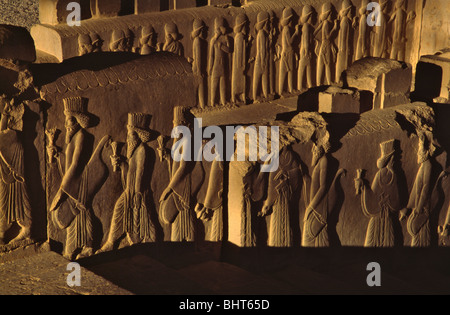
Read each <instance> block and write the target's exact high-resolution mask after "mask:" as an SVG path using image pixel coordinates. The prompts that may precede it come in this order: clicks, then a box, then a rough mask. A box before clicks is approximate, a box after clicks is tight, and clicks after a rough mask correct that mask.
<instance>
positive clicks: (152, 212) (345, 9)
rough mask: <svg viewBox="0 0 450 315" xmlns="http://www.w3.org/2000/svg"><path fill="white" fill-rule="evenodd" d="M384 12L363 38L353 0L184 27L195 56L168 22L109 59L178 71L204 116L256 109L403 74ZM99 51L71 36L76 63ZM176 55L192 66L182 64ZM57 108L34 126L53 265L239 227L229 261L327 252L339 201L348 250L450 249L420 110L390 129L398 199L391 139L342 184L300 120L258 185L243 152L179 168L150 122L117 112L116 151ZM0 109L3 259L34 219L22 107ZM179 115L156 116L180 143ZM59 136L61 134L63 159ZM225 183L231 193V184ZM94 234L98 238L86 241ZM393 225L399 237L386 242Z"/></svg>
mask: <svg viewBox="0 0 450 315" xmlns="http://www.w3.org/2000/svg"><path fill="white" fill-rule="evenodd" d="M388 3H389V1H387V0H384V1H381V3H380V7H381V14H380V16H379V21H378V22H379V24H378V26H374V27H370V26H368V24H367V19H368V11H367V5H368V0H362V3H361V7H360V8H355V7H354V6H353V4H352V2H351V1H349V0H344V1H342V2H341V3H340V5H341V6H340V7H338V8H335V7H334V6H333V5H332V4H331V3H325V4H323V6H322V7H320V8H314V7H313V6H309V5H306V6H303V7H302V10H301V12H296V11H295V10H294V9H292V8H290V7H286V8H284V10H283V11H282V12H281V13H280V15H279V16H276V14H275V12H273V11H270V10H269V11H262V12H259V14H257V16H256V17H255V21H251V20H250V19H249V17H248V16H247V15H246V14H244V13H240V14H237V15H235V16H234V17H233V22H232V23H230V22H229V21H227V19H225V18H223V17H216V18H215V19H214V20H213V25H212V26H208V25H207V23H205V21H203V20H202V19H199V18H197V19H194V20H193V21H192V24H191V25H192V31H191V33H190V36H189V37H188V38H189V39H190V40H191V41H192V50H190V49H185V48H186V47H184V46H183V43H185V42H183V41H182V39H183V38H185V37H186V36H183V34H181V33H180V31H179V29H178V26H177V25H176V24H175V23H173V22H170V23H166V24H165V25H164V36H163V40H162V41H158V36H157V35H158V34H157V33H156V31H155V28H154V27H153V26H151V25H145V26H143V27H142V28H141V29H139V32H134V31H133V30H131V29H128V30H126V31H123V30H117V29H116V30H113V31H112V32H111V34H110V35H111V38H109V39H107V46H108V48H107V49H106V50H108V51H111V52H130V53H138V54H140V55H149V54H153V53H155V52H169V53H172V54H175V55H177V56H181V57H186V59H187V60H188V62H189V63H190V64H191V65H192V71H193V74H194V76H195V80H196V82H195V83H196V84H195V88H196V90H195V95H196V97H197V102H198V106H199V107H200V108H202V109H206V108H208V107H215V106H221V107H225V106H228V105H230V104H234V105H244V104H248V103H252V102H254V103H259V102H264V101H267V100H271V99H274V98H276V97H289V96H292V95H294V94H296V93H299V92H303V91H305V90H307V89H310V88H312V87H314V86H320V85H331V84H333V83H337V82H339V81H340V80H341V79H342V74H343V73H344V71H345V70H346V69H348V68H349V66H350V65H351V63H352V62H354V61H356V60H359V59H362V58H365V57H380V58H387V57H390V58H392V59H396V60H400V61H404V60H405V58H406V56H405V54H406V53H405V52H406V28H407V25H408V23H410V22H411V21H412V20H413V19H414V12H409V13H408V11H407V8H406V2H405V1H404V0H397V1H395V2H393V6H392V10H390V9H388V8H389V6H388ZM355 9H356V10H355ZM355 11H357V13H356V14H355ZM336 12H337V13H338V14H337V16H336ZM230 24H232V25H231V26H232V30H230ZM208 34H209V35H208ZM103 43H104V40H103V39H102V38H101V37H100V35H99V34H96V33H93V32H92V33H90V34H88V35H80V36H79V37H78V53H79V55H80V56H83V55H86V54H90V53H95V52H100V51H101V50H102V49H103V50H105V47H104V45H103ZM136 43H137V44H136ZM355 44H356V45H355ZM186 51H189V52H191V53H192V55H191V56H186V53H185V52H186ZM314 72H315V73H314ZM57 97H58V98H59V97H60V95H58V96H57ZM58 101H61V103H62V104H63V108H61V109H58V107H56V106H53V107H52V106H50V107H51V108H52V109H51V111H49V112H46V113H45V114H44V116H45V115H49V116H53V117H51V119H50V120H49V121H50V122H51V123H55V124H56V126H50V125H45V135H46V140H45V153H46V161H45V162H46V163H45V164H46V165H45V172H48V174H51V175H48V174H47V173H46V176H48V177H46V184H47V185H48V187H46V188H47V189H48V190H47V209H46V210H47V217H48V220H49V222H48V224H49V226H50V225H51V226H52V227H54V228H55V229H56V230H57V231H58V233H59V235H58V237H59V236H60V235H64V237H63V238H64V240H63V254H64V256H66V257H67V258H69V259H81V258H84V257H88V256H92V255H94V254H99V253H104V252H109V251H112V250H114V249H117V248H120V247H123V246H132V245H135V244H142V243H156V242H162V241H168V240H169V241H171V242H198V241H208V242H221V241H227V240H228V239H227V237H229V235H227V229H228V228H229V227H230V225H231V224H234V225H238V230H239V237H240V239H239V241H238V242H237V243H239V246H242V247H255V246H268V247H296V246H301V247H331V246H333V245H334V244H335V243H334V240H333V239H334V238H335V237H336V236H337V237H339V236H340V235H339V236H338V235H337V234H338V233H337V232H336V230H337V228H336V227H337V224H338V222H337V220H336V219H335V217H336V212H339V211H337V210H336V209H339V207H342V203H343V200H344V199H346V200H351V201H355V202H356V204H357V205H358V207H357V209H355V208H352V209H350V210H349V209H345V211H347V212H352V213H351V215H352V216H353V215H354V216H355V217H356V218H358V214H359V215H361V217H362V218H363V219H361V220H358V221H357V222H356V225H355V226H352V229H354V230H362V231H365V240H364V242H363V243H361V244H360V243H358V244H352V245H354V246H362V245H364V246H366V247H392V246H395V245H397V244H399V240H398V239H397V238H399V237H401V240H404V239H407V240H410V244H409V246H411V247H428V246H433V245H437V242H435V240H436V239H437V238H439V236H442V237H444V236H448V235H449V231H450V208H449V209H448V210H447V209H443V210H444V211H445V210H447V211H448V213H446V214H447V215H446V217H445V221H442V220H441V221H442V222H443V224H442V225H440V226H439V224H438V223H436V220H433V219H432V218H433V217H435V216H436V214H439V212H441V209H439V206H437V204H438V202H437V199H439V198H441V199H442V196H440V195H442V194H444V195H448V193H447V192H446V191H445V189H444V188H443V182H444V180H445V178H446V177H447V173H446V172H445V171H442V168H441V166H440V164H439V163H438V162H437V154H438V152H439V143H438V141H436V139H435V134H434V127H435V122H434V117H433V116H434V112H433V111H432V110H431V108H428V110H424V109H423V108H419V107H418V108H416V111H411V110H410V111H406V110H404V111H402V110H398V112H396V113H397V114H398V115H399V116H402V117H403V120H402V123H407V124H409V125H408V127H406V128H404V130H403V131H405V130H408V132H405V134H408V136H410V137H411V139H409V140H408V143H407V144H408V145H410V144H411V143H413V144H414V146H415V147H414V148H413V151H414V150H415V151H416V152H414V153H416V154H417V165H416V167H417V174H415V177H414V181H413V183H412V185H411V189H410V191H409V192H408V198H406V199H407V200H405V198H404V197H405V196H404V194H403V193H402V192H401V189H402V188H401V186H402V179H401V177H402V176H401V173H402V169H401V168H402V165H404V164H402V162H404V160H402V159H404V157H402V155H401V152H400V151H401V150H400V145H401V144H404V143H400V141H402V142H403V141H404V140H405V139H402V140H399V139H395V138H393V139H386V138H385V137H384V138H383V140H380V139H379V138H381V136H380V137H379V138H376V139H378V140H380V141H378V140H376V143H374V144H373V148H371V150H372V151H373V152H377V154H378V152H379V158H378V160H377V161H376V165H375V163H374V165H362V166H360V167H367V169H374V168H375V166H376V172H375V174H372V173H370V172H366V169H356V170H352V171H350V170H346V169H345V168H343V167H342V165H341V164H343V162H348V161H342V160H341V161H339V159H338V155H339V154H340V153H339V149H340V148H337V147H335V143H334V141H333V140H334V139H333V130H332V129H330V126H329V125H328V124H327V122H326V121H325V118H324V116H322V115H321V114H319V113H316V112H314V113H304V112H303V113H299V114H298V115H297V116H295V117H294V118H293V119H292V120H291V121H290V122H283V123H285V125H283V128H282V137H284V138H283V139H285V141H284V142H282V145H281V148H280V150H279V152H278V153H279V168H278V169H277V170H276V171H275V172H272V173H265V172H262V171H261V168H262V167H263V166H264V165H263V162H262V161H253V160H251V158H250V156H249V154H248V152H247V155H246V156H245V159H244V161H232V162H224V161H221V160H220V159H215V160H213V161H212V162H211V161H210V162H208V161H204V160H203V161H200V162H196V161H185V160H182V161H176V160H174V159H173V156H172V154H171V149H172V146H173V145H174V144H175V143H177V141H179V140H180V139H179V138H174V139H170V137H168V135H163V134H161V133H160V132H161V131H160V130H151V129H150V125H151V119H152V117H151V116H150V115H148V114H146V113H141V112H130V113H128V111H130V110H129V109H128V108H127V109H126V110H125V111H126V114H127V122H126V125H124V126H122V127H123V130H124V131H123V134H121V135H117V134H116V135H115V137H122V138H126V143H125V148H121V146H122V144H121V143H120V142H119V140H118V139H113V138H112V137H111V136H110V135H105V134H102V135H98V134H96V132H95V127H96V125H97V124H98V119H97V118H98V117H95V116H94V115H93V114H92V113H91V112H90V111H89V106H88V105H89V100H88V99H86V98H82V97H65V98H63V97H61V100H59V99H58ZM175 105H178V104H175ZM0 109H1V110H2V112H1V120H0V140H1V141H0V174H1V181H0V245H10V244H24V242H26V241H32V239H31V238H32V233H31V231H32V227H33V222H34V220H33V219H34V216H35V211H34V209H33V205H32V203H31V202H30V198H29V187H28V184H29V182H28V179H27V176H26V174H25V173H26V172H25V164H26V163H27V162H26V159H25V154H24V139H23V134H22V133H23V125H24V120H23V116H24V113H25V111H26V110H27V103H26V102H22V101H19V100H18V99H17V98H14V97H11V98H8V97H6V96H2V97H0ZM191 109H192V108H190V107H183V106H176V107H175V109H174V112H173V120H172V114H171V113H170V114H169V115H167V116H170V120H171V121H172V122H173V127H177V126H187V127H189V128H191V130H192V129H193V128H194V121H193V118H194V116H193V114H192V112H191ZM57 110H60V111H61V112H55V111H57ZM141 110H142V111H145V109H141ZM137 111H139V110H137ZM61 117H64V123H63V122H62V119H61ZM158 118H159V119H166V118H167V117H162V118H161V117H158ZM58 119H59V120H60V121H59V122H58ZM99 119H100V121H101V120H102V119H104V118H103V117H100V118H99ZM166 121H167V120H166ZM58 123H59V125H58ZM277 123H279V121H277ZM399 125H400V123H399ZM58 128H60V129H58ZM402 128H403V127H402ZM411 130H412V131H413V132H411ZM60 134H61V135H63V136H64V141H63V145H62V146H61V147H60V146H58V143H61V141H60V142H58V137H59V135H60ZM410 134H411V135H410ZM180 137H181V135H180ZM286 139H287V140H286ZM258 141H259V140H258ZM94 144H96V145H95V146H94ZM299 144H301V146H297V145H299ZM203 145H205V146H206V142H204V143H203ZM299 148H300V149H299ZM305 148H307V149H305ZM302 150H304V151H307V152H300V151H302ZM304 156H307V157H308V158H307V159H304ZM105 157H106V158H105ZM349 159H350V160H351V159H352V158H349ZM350 162H353V161H350ZM157 163H158V166H159V167H158V169H157V170H156V171H155V165H156V164H157ZM347 165H348V164H347ZM160 166H162V168H161V167H160ZM441 171H442V172H441ZM155 172H158V175H160V174H159V173H161V172H162V173H164V175H165V176H166V177H165V178H166V179H167V182H164V181H163V180H161V178H163V176H159V178H157V179H154V177H153V175H154V173H155ZM352 172H354V174H352ZM436 173H437V174H438V176H436ZM230 174H233V176H234V177H233V178H234V180H236V182H231V181H230V178H231V176H229V175H230ZM113 175H114V176H115V179H112V178H113V177H114V176H113ZM118 178H120V189H119V190H120V193H116V194H109V191H108V190H106V189H105V186H106V184H107V183H109V182H111V181H113V180H116V179H118ZM343 178H346V181H347V185H344V184H343ZM349 179H350V182H351V187H350V188H351V189H349V185H348V180H349ZM108 181H109V182H108ZM154 181H158V185H164V186H165V187H164V189H162V190H161V191H157V190H158V189H159V188H160V187H157V188H158V189H156V188H155V186H158V185H153V184H154ZM227 181H228V182H227ZM405 187H406V185H405ZM403 188H404V187H403ZM102 190H103V191H104V190H106V191H107V192H108V198H112V199H114V200H113V201H114V205H113V206H111V207H110V209H102V214H103V215H105V213H106V217H107V220H108V224H105V222H104V220H97V218H96V217H95V216H96V213H95V210H96V209H95V203H94V200H95V198H96V197H97V196H98V194H99V192H100V191H102ZM231 190H233V191H234V193H236V192H237V194H238V197H239V202H240V208H239V209H237V210H238V211H239V213H238V220H236V221H234V222H231V221H230V220H229V215H230V213H229V212H230V211H231V210H233V211H234V210H236V209H231V208H230V207H229V202H230V200H228V198H227V194H228V193H229V192H230V191H231ZM447 197H448V196H447ZM339 203H341V204H339ZM442 207H444V206H442V205H441V208H442ZM355 213H357V214H355ZM364 218H366V219H365V220H364ZM102 219H103V218H102ZM98 221H102V222H101V223H102V224H103V225H104V226H103V228H104V229H105V230H102V229H101V228H102V227H100V230H97V229H98V228H99V227H98V224H96V222H98ZM399 225H403V226H404V227H405V229H404V233H407V235H406V234H405V235H401V234H399V231H398V229H397V230H396V226H399ZM160 231H163V234H164V235H163V237H161V235H160ZM51 233H53V230H52V231H50V228H49V234H51ZM356 234H357V232H356ZM402 236H403V237H402ZM51 237H53V235H49V238H51ZM401 240H400V242H401Z"/></svg>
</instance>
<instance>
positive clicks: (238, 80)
mask: <svg viewBox="0 0 450 315" xmlns="http://www.w3.org/2000/svg"><path fill="white" fill-rule="evenodd" d="M248 23H249V21H248V18H247V16H246V15H245V14H239V15H238V16H236V20H235V26H234V33H235V35H234V52H233V71H232V75H231V103H233V104H246V103H247V97H246V85H247V82H246V81H247V78H246V70H247V65H248V62H249V58H248V45H249V42H250V41H251V40H252V38H251V36H249V35H248V33H247V28H248Z"/></svg>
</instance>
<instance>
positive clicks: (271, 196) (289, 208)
mask: <svg viewBox="0 0 450 315" xmlns="http://www.w3.org/2000/svg"><path fill="white" fill-rule="evenodd" d="M300 180H301V173H300V166H299V163H298V161H297V158H296V157H295V155H294V153H293V152H292V150H290V149H289V148H284V149H283V150H282V151H281V154H280V166H279V169H278V171H276V172H272V173H270V175H269V180H268V192H267V199H266V200H265V201H264V205H263V208H262V210H261V212H260V213H258V215H259V216H263V217H264V216H270V224H269V231H268V240H267V245H268V246H270V247H292V246H293V245H294V233H293V228H292V225H293V223H294V222H293V220H292V212H293V211H294V209H295V208H294V206H295V205H293V200H295V196H296V195H298V194H299V192H298V190H299V187H300V185H299V183H300Z"/></svg>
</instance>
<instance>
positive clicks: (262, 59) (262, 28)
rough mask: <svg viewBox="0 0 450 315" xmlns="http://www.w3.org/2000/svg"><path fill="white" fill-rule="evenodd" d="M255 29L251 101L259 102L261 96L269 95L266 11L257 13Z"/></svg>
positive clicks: (267, 16) (267, 20)
mask: <svg viewBox="0 0 450 315" xmlns="http://www.w3.org/2000/svg"><path fill="white" fill-rule="evenodd" d="M255 31H256V57H255V66H254V72H253V101H254V102H260V101H261V97H260V95H262V96H263V98H264V99H267V98H268V97H269V84H270V80H269V76H270V73H269V71H270V64H269V63H270V60H269V58H270V54H268V51H269V44H270V43H269V34H270V16H269V14H268V13H267V12H260V13H258V18H257V22H256V25H255ZM260 91H261V94H259V93H260Z"/></svg>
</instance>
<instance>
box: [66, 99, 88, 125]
mask: <svg viewBox="0 0 450 315" xmlns="http://www.w3.org/2000/svg"><path fill="white" fill-rule="evenodd" d="M63 102H64V115H66V116H73V117H75V119H76V120H77V121H78V123H79V124H80V126H81V127H82V128H83V129H85V128H89V126H90V123H91V116H90V115H89V113H88V111H87V102H85V100H83V99H82V98H81V97H69V98H65V99H64V100H63Z"/></svg>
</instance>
